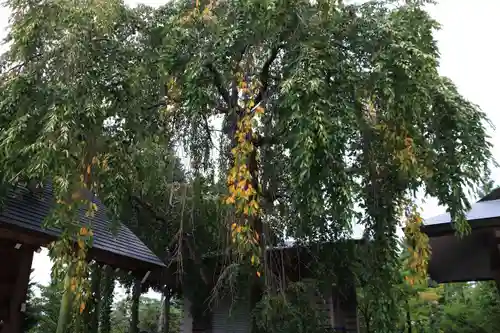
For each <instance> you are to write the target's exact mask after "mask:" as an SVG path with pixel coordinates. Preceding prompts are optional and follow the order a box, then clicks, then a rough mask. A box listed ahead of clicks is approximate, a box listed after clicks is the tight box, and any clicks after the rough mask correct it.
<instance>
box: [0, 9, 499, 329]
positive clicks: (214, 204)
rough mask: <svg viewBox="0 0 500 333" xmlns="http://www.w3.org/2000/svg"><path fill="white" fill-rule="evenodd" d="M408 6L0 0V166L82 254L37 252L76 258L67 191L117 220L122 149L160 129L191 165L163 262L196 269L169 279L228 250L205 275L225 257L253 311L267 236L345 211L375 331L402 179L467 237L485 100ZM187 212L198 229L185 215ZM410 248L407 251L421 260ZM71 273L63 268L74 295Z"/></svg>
mask: <svg viewBox="0 0 500 333" xmlns="http://www.w3.org/2000/svg"><path fill="white" fill-rule="evenodd" d="M425 2H426V1H410V0H408V1H404V2H396V1H394V2H393V3H391V2H390V1H389V2H388V1H376V0H374V1H369V2H366V3H363V4H345V3H344V2H343V1H341V0H337V1H335V0H319V1H316V2H311V1H305V0H286V1H275V0H257V1H255V0H253V1H248V0H225V1H206V0H205V1H203V0H201V1H196V2H195V3H193V1H191V0H189V1H187V0H184V1H183V0H176V1H172V2H170V3H169V4H168V6H165V7H164V8H159V9H151V8H147V7H139V8H136V9H130V8H128V7H126V6H125V5H123V3H121V2H120V1H106V2H103V1H95V2H86V1H84V2H78V3H74V2H70V1H58V2H42V1H35V0H10V1H8V5H9V6H10V7H11V9H12V12H13V21H12V22H13V23H12V26H11V29H10V33H9V35H8V36H9V37H8V39H9V41H10V42H11V44H10V48H9V50H8V51H7V53H6V55H5V57H4V63H3V70H2V79H1V81H0V84H1V89H0V110H1V112H0V114H1V116H0V127H1V129H2V131H1V134H0V148H1V149H0V154H1V158H0V163H1V168H0V169H1V170H2V178H3V181H4V183H6V184H13V183H15V182H17V181H24V180H26V179H37V180H47V179H49V180H50V181H51V182H52V183H53V186H54V192H55V196H56V199H57V202H58V204H57V206H56V207H55V209H54V214H53V216H52V218H50V219H49V222H51V223H52V224H54V225H57V226H58V227H60V228H62V229H63V231H64V232H63V236H62V239H63V240H65V239H66V240H67V239H69V237H70V236H74V235H76V236H77V237H83V238H84V239H83V240H84V241H85V242H82V251H81V252H83V254H82V253H80V254H78V253H77V254H74V253H73V252H71V251H70V250H69V248H68V246H67V244H69V242H67V241H66V242H65V241H61V242H59V243H58V246H55V250H53V251H52V255H53V256H54V257H55V258H56V259H57V258H59V259H61V261H66V262H67V261H68V260H72V261H76V262H78V261H80V262H81V261H82V258H83V257H84V255H85V250H86V248H87V246H88V245H89V244H87V242H86V240H87V238H85V237H87V236H89V233H88V232H86V233H83V234H84V235H82V233H81V230H78V229H76V228H75V227H74V223H71V222H72V221H73V220H74V216H72V215H71V212H73V211H74V209H73V207H74V206H77V205H84V204H87V205H88V206H89V213H90V214H91V213H92V211H93V210H95V207H93V206H92V205H91V204H90V203H89V200H88V198H86V197H85V196H83V195H82V194H81V193H82V189H87V190H91V191H93V192H94V193H96V194H97V195H99V197H100V198H101V199H102V200H103V201H104V203H105V204H106V205H107V206H108V208H109V212H110V215H111V217H114V218H116V217H118V216H120V212H121V211H122V208H123V203H124V202H127V200H128V199H129V198H130V194H131V190H130V189H131V188H134V187H133V186H132V185H131V184H132V183H131V182H129V180H130V179H131V178H134V177H135V176H136V175H137V170H136V169H135V168H134V167H133V166H131V163H132V162H131V161H132V159H131V155H133V153H134V152H135V151H141V149H143V148H141V147H143V146H142V145H143V144H145V143H146V144H147V143H148V142H154V143H155V144H157V145H160V146H162V145H164V146H167V145H171V144H173V145H174V146H175V147H177V148H180V151H182V152H183V153H184V154H185V156H186V157H187V160H188V161H189V169H190V175H191V177H192V178H191V180H192V182H189V184H190V185H187V183H186V185H185V186H184V187H183V191H185V192H184V193H191V195H189V197H190V200H189V202H190V203H191V207H197V208H196V209H191V212H192V213H191V217H190V218H191V222H192V223H186V224H185V223H181V224H180V225H179V226H178V229H179V230H180V232H177V233H175V235H176V236H175V240H176V242H175V243H176V244H178V245H179V246H178V248H177V249H178V250H179V251H177V252H176V253H178V254H188V257H190V259H191V260H189V261H187V262H186V263H185V264H186V265H184V262H183V261H182V260H180V261H178V262H180V263H183V265H184V268H186V269H191V270H192V271H193V272H198V273H199V274H197V276H198V277H193V276H192V274H184V275H183V276H184V278H183V283H185V284H190V285H191V286H199V285H200V284H199V282H200V281H204V280H206V276H207V274H206V270H205V267H204V266H203V261H202V260H201V254H202V253H207V252H209V253H210V252H211V251H212V250H213V251H216V253H227V254H229V256H228V257H227V258H225V259H224V266H225V267H227V269H226V270H225V271H223V274H222V275H221V277H223V278H224V277H227V276H233V274H229V270H233V269H234V268H235V267H238V268H240V277H241V278H242V279H241V280H242V281H244V283H245V286H246V287H248V286H250V289H251V291H252V292H251V300H250V302H251V305H252V308H256V307H257V306H263V304H262V303H263V302H266V299H270V298H269V297H262V296H264V295H266V294H270V293H272V291H273V290H276V288H274V287H273V286H272V279H268V278H267V268H268V267H269V265H272V263H266V262H265V258H266V257H265V256H263V252H264V249H265V248H266V246H267V245H273V244H276V243H277V242H278V241H279V240H284V239H286V238H293V239H295V240H296V241H298V242H300V243H311V242H328V241H339V240H343V239H345V238H348V237H349V236H350V234H351V228H352V225H353V223H361V224H362V225H363V226H364V227H365V235H366V237H367V238H368V239H370V240H371V242H370V245H369V248H368V251H369V255H367V256H365V257H366V258H367V260H366V263H364V266H365V267H366V269H367V272H368V273H367V274H368V276H367V278H366V279H365V280H366V281H367V283H365V284H364V285H363V289H364V293H365V295H367V297H370V298H372V299H376V300H377V302H378V306H377V307H376V308H375V309H374V311H373V313H372V316H373V319H374V320H373V323H372V325H373V330H374V331H377V332H393V331H394V330H395V329H396V327H397V325H396V324H395V323H396V322H397V320H398V309H397V299H396V293H395V291H394V286H395V285H397V284H398V283H399V282H400V276H399V275H398V274H397V271H398V263H397V262H398V253H397V237H396V228H397V226H398V221H399V220H400V219H399V217H400V216H401V215H402V212H403V208H404V207H405V205H406V203H407V199H408V198H409V197H411V196H412V195H413V194H414V193H415V192H416V191H417V190H420V191H423V192H424V193H426V194H428V195H431V196H434V197H437V198H438V200H439V202H440V204H443V205H446V206H447V207H448V210H449V212H450V214H451V216H452V219H453V221H454V225H455V227H456V229H457V230H458V231H459V232H460V233H465V232H467V231H468V226H467V224H466V221H465V218H464V212H465V211H466V210H467V208H468V207H469V202H468V200H467V198H466V191H467V189H471V190H476V189H477V185H478V181H479V179H481V176H482V175H483V174H487V171H488V163H489V160H490V157H491V154H490V151H489V148H490V144H489V143H488V142H487V136H486V132H485V127H484V126H485V121H486V118H485V115H484V114H483V113H482V112H481V111H480V110H479V108H478V107H477V106H476V105H474V104H472V103H471V102H469V101H467V100H466V99H465V98H464V97H462V96H461V95H460V94H459V93H458V91H457V89H456V87H455V86H454V85H453V83H452V82H451V81H450V80H449V79H447V78H444V77H441V76H440V75H439V73H438V71H437V67H438V61H439V58H438V50H437V47H436V43H435V40H434V38H433V36H432V33H433V30H435V29H436V28H438V26H439V25H438V23H437V22H435V21H434V20H433V19H432V18H431V17H430V16H429V15H428V14H427V13H426V12H425V10H424V8H423V7H424V5H425ZM138 149H139V150H138ZM150 161H151V165H153V166H154V164H155V161H154V160H153V159H152V160H150ZM151 175H154V177H157V175H158V173H151ZM154 177H152V178H149V179H150V180H151V182H150V184H157V185H158V187H155V188H154V190H152V189H150V191H152V192H155V191H157V190H158V191H163V193H164V194H163V196H161V195H160V196H156V198H158V197H162V198H163V199H164V198H166V197H168V195H166V194H165V193H169V190H168V189H169V188H170V189H171V188H172V186H165V183H164V182H163V181H156V182H155V180H156V178H154ZM162 179H164V178H162ZM171 191H172V190H171ZM136 194H137V193H134V195H135V196H136V197H138V198H139V199H141V196H137V195H136ZM185 197H188V196H185ZM221 197H222V200H221ZM142 199H144V196H143V197H142ZM140 201H141V202H142V203H141V204H142V205H143V206H146V207H148V206H151V207H153V209H154V210H153V211H154V212H155V214H156V213H158V212H162V210H163V209H164V206H162V205H161V204H160V203H161V200H159V201H154V202H152V203H151V204H152V205H147V203H148V202H147V201H145V200H140ZM186 202H187V201H186ZM200 206H201V207H202V208H199V207H200ZM355 207H357V208H359V209H354V208H355ZM182 211H183V212H185V211H184V210H182ZM204 214H210V218H209V219H208V221H209V223H208V222H207V224H205V223H201V222H198V221H206V220H205V219H204V216H203V215H204ZM417 215H418V214H415V219H416V221H417V222H416V223H419V222H418V221H421V220H419V219H418V218H417V217H418V216H417ZM181 221H184V216H183V218H182V219H181ZM194 222H198V223H194ZM139 228H141V227H139ZM85 231H87V230H85ZM90 238H91V235H90ZM423 246H425V244H423V243H422V242H416V243H414V246H413V249H412V251H414V252H415V253H416V256H415V258H417V259H418V260H417V261H416V262H415V263H413V266H412V267H413V268H414V270H415V271H419V272H421V271H422V270H423V269H425V262H426V258H422V257H421V256H420V254H422V253H424V254H425V253H426V252H425V251H424V249H423ZM217 251H218V252H217ZM221 251H222V252H221ZM341 258H342V256H340V259H337V260H341ZM344 260H346V258H344ZM349 260H350V259H349ZM80 266H81V267H84V268H85V266H84V265H80ZM80 266H79V267H80ZM56 267H58V266H57V265H56ZM86 274H87V270H86V269H83V270H82V271H81V272H77V274H76V275H77V276H78V277H81V278H80V279H79V280H77V281H81V282H79V283H78V284H77V287H76V288H75V289H76V291H77V293H76V295H77V297H75V299H76V302H75V304H76V305H77V308H78V304H79V303H80V302H81V300H84V299H85V295H86V292H85V291H86V290H88V286H87V285H86V284H85V283H84V281H85V278H84V276H85V275H86ZM220 280H221V281H220V283H218V285H220V284H227V283H231V282H228V281H224V279H220ZM207 284H208V283H207ZM186 289H189V288H186ZM259 304H260V305H259ZM80 308H81V306H80ZM253 322H254V325H253V329H254V330H255V331H257V330H259V329H263V328H262V325H260V326H259V325H258V323H256V322H255V320H254V321H253ZM263 330H265V328H264V329H263Z"/></svg>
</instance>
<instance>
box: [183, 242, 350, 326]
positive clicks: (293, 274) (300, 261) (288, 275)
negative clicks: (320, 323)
mask: <svg viewBox="0 0 500 333" xmlns="http://www.w3.org/2000/svg"><path fill="white" fill-rule="evenodd" d="M348 243H350V245H355V242H348ZM335 247H336V245H335V244H328V245H322V246H314V248H311V247H304V246H296V245H295V246H286V247H276V248H272V249H268V250H267V262H268V263H271V262H272V263H273V264H272V265H268V266H269V267H268V271H267V274H268V276H267V279H271V280H274V281H275V282H277V281H276V280H280V281H279V283H275V285H278V286H279V287H278V290H277V292H281V291H280V290H281V288H283V289H284V288H286V286H287V285H288V284H290V283H292V282H297V281H305V280H306V279H317V280H319V279H324V280H323V281H320V284H321V285H322V286H321V288H320V290H319V291H318V292H316V293H313V294H310V295H309V296H310V297H311V302H310V304H311V307H314V308H316V311H320V312H322V313H323V315H324V318H325V319H326V320H325V325H326V326H327V327H326V328H328V329H330V330H331V331H332V332H350V333H357V332H358V331H359V323H358V317H357V304H356V290H355V282H354V278H353V277H352V272H350V271H349V270H348V269H347V268H345V267H338V266H337V265H336V264H334V263H333V261H330V262H329V261H328V259H327V260H326V261H325V259H326V257H328V255H331V254H332V253H334V252H335ZM342 253H344V254H345V253H346V252H342ZM333 257H335V256H331V257H330V258H333ZM325 264H326V265H325ZM319 265H325V266H327V267H328V268H327V269H329V270H331V272H332V273H331V275H330V276H328V275H329V274H328V273H326V274H324V275H322V276H323V277H319V276H315V273H313V272H316V271H317V269H318V266H319ZM336 270H337V272H342V273H341V274H336V273H335V271H336ZM333 275H335V276H333ZM333 281H335V282H333ZM245 292H246V291H245ZM249 293H250V291H248V295H244V296H243V297H241V296H242V295H241V291H240V292H239V293H238V294H239V295H238V296H236V295H230V294H227V293H226V294H224V296H222V297H220V298H218V299H215V300H213V301H212V302H211V303H210V304H207V303H206V302H205V300H203V299H199V298H198V299H188V298H187V297H184V311H183V312H184V315H183V316H184V317H183V320H182V323H181V332H182V333H201V332H203V333H248V332H250V328H251V327H250V325H251V320H250V318H251V309H250V303H249V298H250V297H249ZM235 298H239V299H238V300H237V301H235ZM194 303H197V304H194ZM200 303H203V304H200ZM200 305H201V306H202V309H203V310H202V311H200V310H199V309H200ZM193 306H195V307H196V308H197V310H193V308H194V307H193Z"/></svg>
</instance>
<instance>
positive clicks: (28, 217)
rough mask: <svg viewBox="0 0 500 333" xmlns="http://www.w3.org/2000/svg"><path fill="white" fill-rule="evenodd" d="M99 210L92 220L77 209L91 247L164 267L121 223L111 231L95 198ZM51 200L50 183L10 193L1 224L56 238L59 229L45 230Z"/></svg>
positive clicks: (18, 189) (82, 210)
mask: <svg viewBox="0 0 500 333" xmlns="http://www.w3.org/2000/svg"><path fill="white" fill-rule="evenodd" d="M93 201H94V203H95V204H96V205H97V207H98V211H97V212H96V214H95V216H94V217H93V218H89V217H86V216H85V210H84V209H80V212H79V214H80V223H81V224H82V226H91V228H92V230H93V234H94V238H93V248H95V249H98V250H102V251H104V252H109V253H111V254H114V255H117V256H120V257H125V258H130V259H135V260H138V261H140V262H143V263H148V264H153V265H155V266H165V264H164V263H163V262H162V261H161V260H160V259H159V258H158V257H157V256H156V255H155V254H154V253H153V252H152V251H151V250H150V249H149V248H148V247H147V246H146V245H145V244H144V243H143V242H142V241H141V240H140V239H139V238H138V237H137V236H136V235H135V234H134V233H132V231H130V229H128V228H127V227H126V226H125V225H123V224H122V223H119V224H118V225H117V227H116V230H114V232H112V231H111V222H110V219H109V218H108V217H107V215H106V207H105V206H104V205H103V204H102V203H101V202H100V201H99V200H98V199H97V198H95V199H94V200H93ZM54 204H55V202H54V197H53V193H52V187H51V186H50V184H46V185H44V186H43V189H42V191H41V193H37V194H34V193H32V192H31V191H30V190H28V189H26V188H19V187H18V188H16V189H14V190H11V191H10V192H9V194H8V196H7V199H6V201H5V202H4V206H3V209H2V211H1V212H0V225H2V224H4V223H5V224H8V225H14V226H17V227H19V228H22V229H23V230H29V231H34V232H37V233H42V234H44V235H47V236H53V237H57V236H59V235H60V230H59V229H57V228H52V227H51V228H45V227H44V221H45V218H46V217H47V216H48V214H49V213H50V211H51V209H52V208H53V207H54Z"/></svg>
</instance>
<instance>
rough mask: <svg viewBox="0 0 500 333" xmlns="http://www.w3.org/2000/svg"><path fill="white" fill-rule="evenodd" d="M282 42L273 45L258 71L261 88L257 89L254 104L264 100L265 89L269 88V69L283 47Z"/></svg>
mask: <svg viewBox="0 0 500 333" xmlns="http://www.w3.org/2000/svg"><path fill="white" fill-rule="evenodd" d="M283 46H284V44H279V45H278V46H277V47H275V48H274V49H273V50H272V51H271V54H270V56H269V58H267V60H266V62H265V63H264V65H263V66H262V71H261V72H260V75H259V76H260V78H259V80H260V83H261V85H262V86H261V88H260V90H259V94H258V95H257V98H256V99H255V104H258V103H260V102H261V101H263V100H264V98H265V95H266V93H267V90H268V88H269V70H270V69H271V65H272V64H273V62H274V60H276V58H277V57H278V54H279V52H280V50H281V49H282V48H283Z"/></svg>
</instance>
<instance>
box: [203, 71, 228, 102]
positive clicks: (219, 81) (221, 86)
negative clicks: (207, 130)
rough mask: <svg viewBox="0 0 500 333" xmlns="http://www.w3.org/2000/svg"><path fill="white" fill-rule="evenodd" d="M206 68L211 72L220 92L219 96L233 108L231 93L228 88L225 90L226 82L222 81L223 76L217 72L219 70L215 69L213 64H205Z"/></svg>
mask: <svg viewBox="0 0 500 333" xmlns="http://www.w3.org/2000/svg"><path fill="white" fill-rule="evenodd" d="M205 67H206V68H207V69H208V70H209V71H210V73H211V74H212V76H213V79H214V84H215V87H216V88H217V90H218V91H219V94H220V95H221V96H222V98H223V99H224V101H225V102H226V104H227V105H228V106H231V99H230V97H229V92H228V91H227V89H226V88H224V82H223V79H222V75H221V74H220V73H219V71H217V69H216V68H215V67H214V65H213V64H212V63H210V62H209V63H207V64H205Z"/></svg>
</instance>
